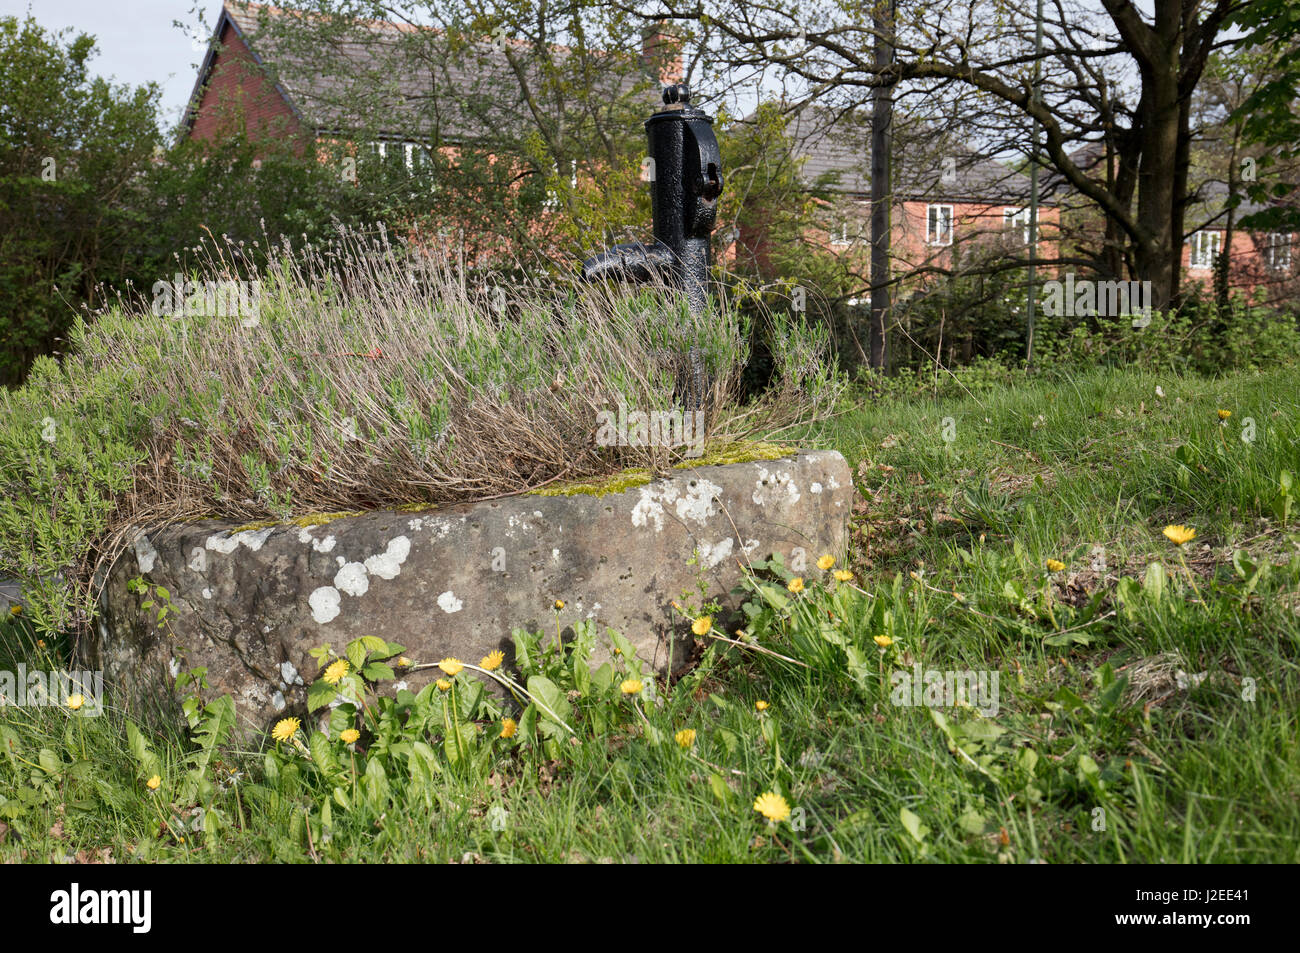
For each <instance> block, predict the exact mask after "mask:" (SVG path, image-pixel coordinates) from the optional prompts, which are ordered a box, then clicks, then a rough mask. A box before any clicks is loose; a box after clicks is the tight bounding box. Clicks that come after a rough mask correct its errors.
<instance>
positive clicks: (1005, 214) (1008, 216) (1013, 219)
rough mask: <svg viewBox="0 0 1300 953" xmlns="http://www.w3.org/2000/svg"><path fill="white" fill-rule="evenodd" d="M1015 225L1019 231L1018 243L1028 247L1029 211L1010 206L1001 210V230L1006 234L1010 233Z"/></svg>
mask: <svg viewBox="0 0 1300 953" xmlns="http://www.w3.org/2000/svg"><path fill="white" fill-rule="evenodd" d="M1017 225H1018V226H1020V229H1021V232H1020V236H1021V242H1020V243H1021V244H1022V245H1028V244H1029V209H1027V208H1015V207H1013V206H1010V205H1008V206H1006V207H1005V208H1003V209H1002V228H1003V230H1004V231H1006V232H1010V231H1011V230H1012V229H1013V228H1015V227H1016V226H1017Z"/></svg>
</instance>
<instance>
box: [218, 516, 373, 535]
mask: <svg viewBox="0 0 1300 953" xmlns="http://www.w3.org/2000/svg"><path fill="white" fill-rule="evenodd" d="M364 515H365V511H364V510H343V511H341V512H338V513H308V514H306V515H305V516H295V517H294V518H293V519H289V520H259V521H258V522H256V523H245V524H244V525H243V526H236V527H235V528H234V529H232V530H231V531H230V535H232V536H234V535H235V534H236V533H248V532H253V531H255V530H259V529H268V528H269V527H272V526H297V527H298V528H299V529H307V528H308V527H311V526H322V525H324V524H325V523H331V522H333V521H334V520H337V519H342V518H343V517H345V516H364Z"/></svg>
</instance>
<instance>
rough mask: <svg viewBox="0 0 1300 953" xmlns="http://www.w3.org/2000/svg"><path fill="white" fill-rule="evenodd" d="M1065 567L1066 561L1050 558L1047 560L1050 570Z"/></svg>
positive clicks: (1053, 570)
mask: <svg viewBox="0 0 1300 953" xmlns="http://www.w3.org/2000/svg"><path fill="white" fill-rule="evenodd" d="M1064 568H1065V563H1063V562H1061V561H1060V560H1059V559H1049V560H1048V561H1047V570H1048V572H1060V571H1061V570H1062V569H1064Z"/></svg>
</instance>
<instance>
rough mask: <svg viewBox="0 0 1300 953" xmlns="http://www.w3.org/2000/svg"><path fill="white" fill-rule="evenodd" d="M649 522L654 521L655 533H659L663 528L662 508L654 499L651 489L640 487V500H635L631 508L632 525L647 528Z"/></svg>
mask: <svg viewBox="0 0 1300 953" xmlns="http://www.w3.org/2000/svg"><path fill="white" fill-rule="evenodd" d="M651 520H654V524H655V532H656V533H658V532H661V531H662V530H663V528H664V508H663V506H662V505H661V504H660V503H659V501H658V500H656V499H655V491H654V490H653V489H651V488H650V487H642V488H641V499H639V500H637V504H636V506H634V507H632V525H633V526H649V525H650V521H651Z"/></svg>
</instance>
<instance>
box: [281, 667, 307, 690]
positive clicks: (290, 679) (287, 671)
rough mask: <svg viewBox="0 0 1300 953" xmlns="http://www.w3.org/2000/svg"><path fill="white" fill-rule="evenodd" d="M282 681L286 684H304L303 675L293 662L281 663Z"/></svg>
mask: <svg viewBox="0 0 1300 953" xmlns="http://www.w3.org/2000/svg"><path fill="white" fill-rule="evenodd" d="M280 683H281V684H282V685H285V686H289V685H301V684H302V676H301V675H299V674H298V669H297V667H296V666H295V665H294V664H293V663H292V662H281V663H280Z"/></svg>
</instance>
